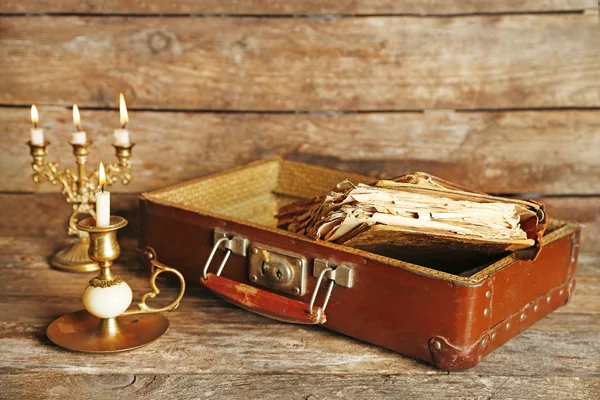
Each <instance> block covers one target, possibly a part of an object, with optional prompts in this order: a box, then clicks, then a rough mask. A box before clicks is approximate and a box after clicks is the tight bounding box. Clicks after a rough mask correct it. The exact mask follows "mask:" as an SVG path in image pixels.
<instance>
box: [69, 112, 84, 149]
mask: <svg viewBox="0 0 600 400" xmlns="http://www.w3.org/2000/svg"><path fill="white" fill-rule="evenodd" d="M73 123H74V124H75V128H77V132H73V135H72V136H71V144H86V143H87V134H86V133H85V132H83V131H82V130H81V117H80V116H79V108H78V107H77V104H73Z"/></svg>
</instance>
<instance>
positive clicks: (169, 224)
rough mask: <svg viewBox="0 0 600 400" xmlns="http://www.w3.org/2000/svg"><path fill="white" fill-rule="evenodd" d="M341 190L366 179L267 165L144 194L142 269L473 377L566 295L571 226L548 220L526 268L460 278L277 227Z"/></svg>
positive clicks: (506, 262) (570, 279)
mask: <svg viewBox="0 0 600 400" xmlns="http://www.w3.org/2000/svg"><path fill="white" fill-rule="evenodd" d="M343 179H350V180H352V181H354V182H364V183H369V182H371V181H372V180H373V179H372V178H367V177H364V176H359V175H356V174H351V173H347V172H340V171H334V170H330V169H325V168H321V167H316V166H311V165H307V164H301V163H296V162H292V161H286V160H281V159H276V160H271V161H261V162H256V163H253V164H250V165H248V166H244V167H239V168H235V169H232V170H229V171H225V172H222V173H218V174H215V175H212V176H208V177H204V178H200V179H197V180H193V181H190V182H187V183H183V184H180V185H176V186H171V187H168V188H165V189H162V190H158V191H154V192H150V193H144V194H142V195H141V213H142V239H141V246H140V248H141V249H142V250H143V252H142V253H143V254H144V255H145V256H144V257H142V258H143V259H146V260H147V259H148V258H152V257H154V258H155V259H157V260H158V261H160V262H162V263H165V264H167V265H169V266H171V267H175V268H178V269H179V270H181V272H182V273H183V274H184V275H185V276H186V279H187V281H188V282H189V283H191V284H193V283H194V282H200V283H201V284H203V285H204V286H205V287H206V288H208V289H209V290H211V291H213V292H215V293H216V294H217V295H219V296H221V297H223V298H224V299H225V300H227V301H230V302H232V303H234V304H237V305H239V306H241V307H243V308H246V309H248V310H251V311H254V312H257V313H259V314H262V315H265V316H268V317H271V318H275V319H278V320H281V321H287V322H294V323H304V324H320V325H322V326H324V327H325V328H328V329H331V330H333V331H337V332H340V333H343V334H345V335H348V336H352V337H355V338H358V339H361V340H364V341H366V342H369V343H373V344H376V345H379V346H382V347H385V348H388V349H391V350H394V351H396V352H398V353H401V354H404V355H407V356H410V357H414V358H417V359H420V360H424V361H426V362H429V363H432V364H435V365H437V366H438V367H439V368H441V369H444V370H449V371H450V370H460V369H467V368H471V367H474V366H475V365H477V363H478V362H479V361H480V360H481V359H482V358H483V357H484V356H485V355H486V354H488V353H490V352H491V351H493V350H494V349H496V348H498V347H499V346H501V345H502V344H504V343H505V342H507V341H508V340H509V339H511V338H512V337H514V336H515V335H517V334H519V333H520V332H522V331H523V330H525V329H527V328H528V327H529V326H531V325H532V324H534V323H535V322H536V321H538V320H540V319H541V318H543V317H544V316H545V315H547V314H548V313H550V312H551V311H553V310H555V309H556V308H558V307H561V306H563V305H565V304H566V303H567V302H568V301H569V299H570V298H571V296H572V295H573V289H574V286H575V279H574V274H575V266H576V263H577V256H578V247H579V237H580V226H579V225H578V224H576V223H572V222H567V221H559V220H552V219H551V220H550V223H549V225H548V229H547V230H546V233H545V236H544V238H543V249H542V251H541V252H540V254H539V256H538V257H537V259H536V260H535V261H524V260H520V259H518V258H517V257H516V256H515V255H514V254H511V255H508V256H506V257H504V258H501V259H499V260H497V261H496V262H494V263H492V264H490V265H486V266H481V267H479V268H475V269H473V267H474V266H473V265H465V266H464V267H462V268H458V270H462V271H464V272H465V273H464V274H463V275H465V274H466V275H468V276H461V275H454V274H450V273H446V272H441V271H438V270H435V269H432V268H428V267H426V266H421V265H414V264H409V263H406V262H403V261H400V260H396V259H392V258H387V257H383V256H379V255H376V254H373V253H368V252H366V251H362V250H357V249H353V248H350V247H345V246H341V245H336V244H332V243H328V242H317V241H314V240H310V239H307V238H305V237H302V236H299V235H296V234H292V233H289V232H287V231H283V230H280V229H277V228H276V223H277V221H276V219H275V214H276V213H277V211H278V209H279V208H280V207H281V206H282V205H285V204H289V203H291V202H294V201H297V200H300V199H304V198H309V197H313V196H316V195H321V194H323V193H326V192H327V191H328V190H330V189H331V188H332V187H333V186H334V185H335V184H336V183H337V182H339V181H341V180H343ZM449 262H452V260H449ZM148 265H150V263H148ZM205 271H206V273H205ZM467 271H468V272H467Z"/></svg>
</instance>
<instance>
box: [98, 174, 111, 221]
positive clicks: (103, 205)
mask: <svg viewBox="0 0 600 400" xmlns="http://www.w3.org/2000/svg"><path fill="white" fill-rule="evenodd" d="M98 181H99V183H100V187H101V188H102V190H100V191H99V192H98V193H96V226H97V227H104V226H108V225H110V192H109V191H105V190H104V185H106V176H105V174H104V165H103V164H102V163H100V167H99V168H98Z"/></svg>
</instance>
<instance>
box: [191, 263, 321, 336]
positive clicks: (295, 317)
mask: <svg viewBox="0 0 600 400" xmlns="http://www.w3.org/2000/svg"><path fill="white" fill-rule="evenodd" d="M200 283H201V284H202V285H204V287H206V288H207V289H208V290H210V291H211V292H213V293H215V294H216V295H218V296H219V297H221V298H223V299H224V300H226V301H228V302H230V303H232V304H235V305H236V306H238V307H241V308H244V309H246V310H248V311H252V312H255V313H257V314H260V315H263V316H265V317H269V318H273V319H276V320H278V321H283V322H290V323H294V324H306V325H314V324H323V323H325V321H326V318H325V313H324V311H323V308H322V307H316V308H314V309H313V313H312V315H311V314H310V312H309V307H308V305H307V304H306V303H302V302H301V301H298V300H293V299H290V298H288V297H284V296H280V295H278V294H274V293H271V292H269V291H267V290H263V289H259V288H257V287H254V286H250V285H246V284H245V283H240V282H236V281H234V280H231V279H228V278H225V277H223V276H220V275H216V274H213V273H210V272H209V273H208V274H207V277H206V278H204V277H202V278H200Z"/></svg>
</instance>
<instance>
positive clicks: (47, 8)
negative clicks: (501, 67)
mask: <svg viewBox="0 0 600 400" xmlns="http://www.w3.org/2000/svg"><path fill="white" fill-rule="evenodd" d="M595 6H596V4H595V0H503V1H501V2H499V1H490V0H403V1H395V0H338V1H319V0H300V1H297V0H253V1H239V0H184V1H177V2H173V1H168V0H155V1H149V2H142V1H128V2H123V1H117V0H108V1H102V2H97V1H93V0H83V1H82V0H79V1H77V0H58V1H56V0H35V1H27V2H22V1H21V2H20V1H15V0H5V1H3V2H2V4H1V5H0V12H1V13H36V14H37V13H90V14H244V15H248V14H254V15H256V14H259V15H260V14H272V15H281V14H310V15H319V14H417V15H448V14H470V13H504V12H543V11H574V10H583V9H586V8H594V7H595Z"/></svg>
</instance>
